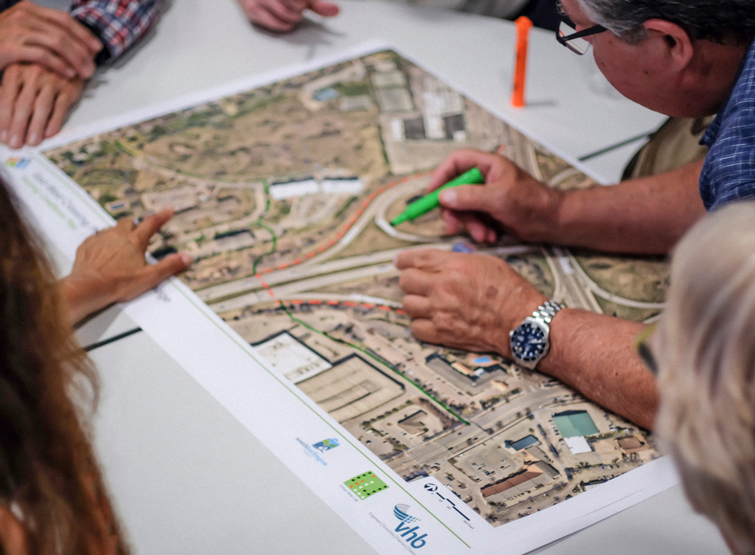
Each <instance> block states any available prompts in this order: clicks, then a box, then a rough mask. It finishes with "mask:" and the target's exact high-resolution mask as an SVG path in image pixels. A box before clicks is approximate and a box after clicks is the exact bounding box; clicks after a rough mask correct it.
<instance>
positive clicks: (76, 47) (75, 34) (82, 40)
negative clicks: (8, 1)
mask: <svg viewBox="0 0 755 555" xmlns="http://www.w3.org/2000/svg"><path fill="white" fill-rule="evenodd" d="M101 48H102V43H101V42H100V41H99V39H98V38H97V37H96V36H94V35H93V34H92V33H91V32H90V31H89V30H87V28H86V27H84V26H83V25H81V24H80V23H79V22H78V21H76V20H75V19H74V18H72V17H71V16H70V15H69V14H67V13H65V12H61V11H58V10H53V9H50V8H44V7H42V6H37V5H36V4H34V3H32V2H29V1H28V0H22V1H21V2H19V3H18V4H16V5H14V6H12V7H10V8H8V9H7V10H5V11H3V12H2V13H0V70H3V69H5V68H6V67H8V66H9V65H11V64H13V63H17V62H28V63H37V64H40V65H42V66H44V67H45V68H47V69H49V70H52V71H56V72H57V73H59V74H60V75H62V76H65V77H69V78H72V77H75V76H78V77H80V78H82V79H87V78H89V77H90V76H91V75H92V73H93V72H94V69H95V67H94V55H95V54H96V53H97V52H98V51H99V50H100V49H101Z"/></svg>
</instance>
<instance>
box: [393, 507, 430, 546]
mask: <svg viewBox="0 0 755 555" xmlns="http://www.w3.org/2000/svg"><path fill="white" fill-rule="evenodd" d="M393 516H395V517H396V518H397V519H399V520H400V522H399V523H398V526H396V532H399V533H400V534H399V535H400V536H401V537H402V538H404V540H405V541H406V543H408V544H409V545H410V546H411V547H413V548H414V549H419V548H420V547H425V543H426V541H425V538H426V537H427V534H422V535H421V536H420V535H419V526H413V527H411V528H410V527H409V525H410V524H412V523H413V522H419V520H420V519H419V518H417V517H416V516H412V515H410V514H409V505H396V506H395V507H394V508H393Z"/></svg>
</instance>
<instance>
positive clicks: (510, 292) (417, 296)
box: [394, 168, 546, 356]
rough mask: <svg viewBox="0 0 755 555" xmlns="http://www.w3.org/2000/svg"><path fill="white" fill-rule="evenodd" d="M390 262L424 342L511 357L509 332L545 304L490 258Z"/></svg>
mask: <svg viewBox="0 0 755 555" xmlns="http://www.w3.org/2000/svg"><path fill="white" fill-rule="evenodd" d="M481 169H482V168H481ZM394 264H395V265H396V267H397V268H398V269H399V270H401V277H400V279H399V285H400V286H401V289H402V290H403V291H404V293H405V294H406V296H405V297H404V304H403V308H404V310H405V311H406V313H407V314H408V315H409V316H410V317H411V318H412V333H413V334H414V336H415V337H417V338H418V339H420V340H421V341H426V342H428V343H437V344H441V345H447V346H449V347H454V348H460V349H465V350H468V351H476V352H497V353H500V354H502V355H504V356H510V353H511V350H510V347H509V332H510V331H511V330H512V329H514V328H515V327H516V326H518V325H519V324H521V323H522V321H523V320H524V319H525V318H526V317H527V316H530V315H531V314H532V313H533V312H534V311H535V309H537V307H538V306H540V305H541V304H542V303H543V302H545V300H546V298H545V297H544V296H543V295H542V294H541V293H540V292H538V291H537V290H536V289H535V288H534V287H533V286H532V285H530V283H529V282H528V281H527V280H525V279H524V278H523V277H522V276H520V275H519V274H518V273H517V272H516V271H514V270H513V269H512V268H511V267H510V266H509V265H508V264H506V263H505V262H504V261H502V260H500V259H498V258H494V257H491V256H483V255H479V254H465V253H451V252H445V251H440V250H435V249H412V250H406V251H404V252H402V253H401V254H399V255H398V256H397V257H396V260H395V261H394Z"/></svg>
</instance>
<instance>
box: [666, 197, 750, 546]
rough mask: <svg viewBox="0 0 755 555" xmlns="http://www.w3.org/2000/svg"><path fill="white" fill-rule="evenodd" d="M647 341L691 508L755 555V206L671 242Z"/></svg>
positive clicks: (736, 209) (711, 219) (714, 218)
mask: <svg viewBox="0 0 755 555" xmlns="http://www.w3.org/2000/svg"><path fill="white" fill-rule="evenodd" d="M653 340H654V343H653V347H654V348H655V350H656V356H657V359H658V363H659V369H660V372H659V381H658V386H659V389H660V393H661V405H660V409H659V414H658V419H657V422H656V431H657V432H658V435H659V437H660V439H661V442H662V445H663V446H664V447H665V449H666V450H667V451H668V452H669V454H670V455H671V456H672V458H673V459H674V462H675V463H676V465H677V468H678V469H679V472H680V475H681V477H682V484H683V487H684V490H685V492H686V494H687V497H688V498H689V499H690V501H691V502H692V505H693V506H694V507H695V508H696V509H697V510H698V511H700V512H702V513H704V514H705V515H707V516H708V517H709V518H710V519H711V520H713V522H715V523H716V524H717V525H718V527H719V528H720V529H721V531H722V532H723V534H724V535H725V536H726V537H727V538H728V539H729V540H730V541H731V542H732V544H733V545H734V546H735V547H736V549H737V550H738V552H739V553H740V554H741V555H755V202H740V203H734V204H732V205H729V206H726V207H724V208H723V209H721V210H719V211H717V212H715V213H713V214H711V215H709V216H707V217H705V218H704V219H703V220H702V221H701V222H699V223H698V224H696V225H695V226H694V227H693V228H692V230H691V231H690V232H689V233H688V234H687V235H686V236H685V237H684V239H683V240H682V241H681V242H680V243H679V245H678V247H677V248H676V250H675V253H674V257H673V262H672V266H671V288H670V290H669V296H668V300H667V306H666V311H665V313H664V315H663V318H662V321H661V325H660V327H659V329H658V331H657V332H656V336H655V337H654V338H653Z"/></svg>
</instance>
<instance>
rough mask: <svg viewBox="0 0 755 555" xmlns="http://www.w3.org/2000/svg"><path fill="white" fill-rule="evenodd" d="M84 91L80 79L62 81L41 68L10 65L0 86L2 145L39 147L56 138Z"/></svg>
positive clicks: (63, 78)
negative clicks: (50, 138)
mask: <svg viewBox="0 0 755 555" xmlns="http://www.w3.org/2000/svg"><path fill="white" fill-rule="evenodd" d="M82 90H84V81H83V80H82V79H81V78H79V77H73V78H70V79H69V78H67V77H62V76H61V75H60V74H58V73H55V72H54V71H51V70H49V69H47V68H45V67H43V66H41V65H39V64H12V65H10V66H9V67H8V68H6V70H5V72H4V73H3V80H2V83H0V142H3V143H5V144H7V145H8V146H9V147H11V148H21V147H22V146H23V145H24V144H28V145H30V146H36V145H38V144H39V143H41V142H42V141H43V140H44V139H47V138H49V137H52V136H53V135H55V134H57V132H58V131H60V128H61V126H62V125H63V121H64V120H65V117H66V114H67V113H68V109H69V108H70V107H71V105H72V104H73V103H74V102H76V101H77V100H78V98H79V96H80V95H81V91H82Z"/></svg>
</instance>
